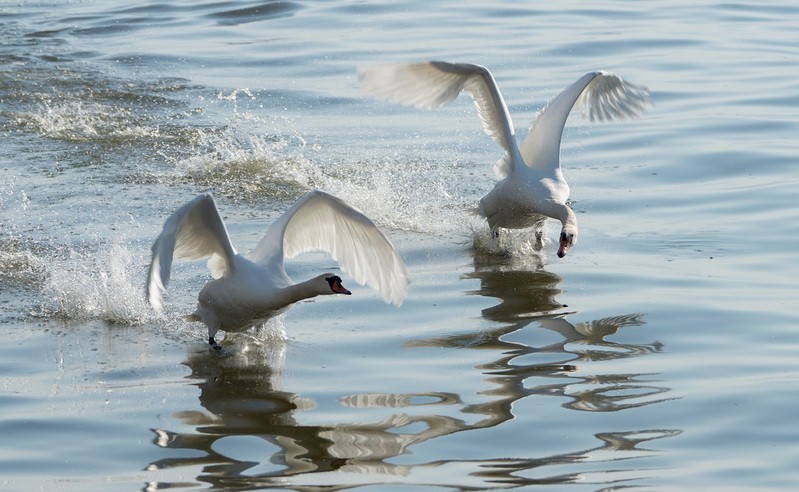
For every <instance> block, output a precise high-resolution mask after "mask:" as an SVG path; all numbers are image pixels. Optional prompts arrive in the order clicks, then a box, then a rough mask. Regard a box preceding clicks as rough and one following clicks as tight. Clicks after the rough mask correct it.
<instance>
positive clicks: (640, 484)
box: [0, 1, 799, 490]
mask: <svg viewBox="0 0 799 492" xmlns="http://www.w3.org/2000/svg"><path fill="white" fill-rule="evenodd" d="M489 4H490V6H488V5H489ZM797 15H799V7H797V6H795V5H794V4H793V3H792V2H787V1H786V2H782V3H780V2H766V3H764V2H749V3H745V2H743V3H742V2H719V3H702V2H699V3H697V2H678V1H672V2H666V3H660V4H648V3H635V2H590V3H585V2H565V3H563V2H556V3H553V4H552V5H543V4H542V5H536V4H535V3H530V6H525V5H522V4H521V3H520V2H490V3H487V2H419V3H414V2H412V3H408V2H396V3H389V2H376V3H362V2H344V1H331V2H261V3H258V2H236V3H233V2H199V3H198V2H179V1H175V2H154V3H145V4H140V3H134V2H127V3H126V2H121V1H115V2H91V1H90V2H60V1H52V2H31V3H22V4H20V3H2V4H0V132H1V133H0V135H1V136H0V138H2V145H0V169H2V180H0V293H1V295H0V324H1V325H2V327H3V337H4V338H3V343H2V345H0V435H2V436H3V438H2V440H0V488H2V489H8V490H34V489H44V490H51V489H61V490H109V489H113V490H143V489H144V490H158V489H161V488H168V487H172V488H179V489H201V488H220V489H222V488H231V489H253V488H283V489H296V490H314V489H315V488H317V487H318V488H319V489H322V488H324V489H325V490H330V489H344V488H352V487H356V488H357V487H363V488H369V489H387V490H388V489H390V490H403V489H405V490H439V489H444V490H448V489H455V490H458V489H468V490H487V489H503V488H515V487H521V486H525V487H530V488H536V487H537V486H540V487H541V488H543V489H546V490H552V489H569V490H608V489H614V488H627V487H631V488H634V489H641V490H699V489H701V490H736V489H738V490H765V489H769V490H794V489H795V487H796V486H797V484H799V472H797V470H799V463H798V462H797V460H798V458H797V456H799V444H798V443H799V426H797V425H796V423H795V422H794V420H795V419H794V418H793V415H794V413H795V409H796V402H797V390H799V344H797V341H796V340H797V335H796V333H797V329H799V323H798V321H799V315H798V314H797V305H799V304H798V303H797V292H799V290H797V287H799V286H798V285H797V281H796V278H797V277H798V276H799V266H797V265H799V261H797V260H799V257H798V256H799V255H797V252H796V245H797V244H798V243H799V226H798V225H797V224H799V220H797V208H796V204H797V203H799V201H798V199H799V196H798V195H799V193H797V191H796V189H797V186H798V185H799V170H797V161H798V160H799V147H797V145H796V143H795V142H796V135H797V134H799V115H798V113H797V111H796V108H797V107H799V90H797V89H798V88H797V82H796V67H797V62H798V61H799V57H798V56H797V51H796V48H797V41H799V39H798V37H797V31H796V22H795V21H796V19H797ZM424 59H445V60H451V61H467V62H476V63H481V64H484V65H486V66H488V67H489V68H490V69H491V70H492V71H493V72H494V75H495V77H496V78H497V80H498V83H499V85H500V87H501V89H502V90H503V93H504V95H505V98H506V100H507V102H508V105H509V108H510V111H511V113H512V115H513V117H514V120H515V122H516V125H517V127H518V129H519V134H520V135H522V136H523V135H524V134H525V133H526V128H527V126H528V125H529V123H530V121H532V119H533V118H534V116H535V114H536V112H537V111H539V110H540V109H541V108H542V107H543V105H544V104H545V103H546V101H547V100H548V99H549V98H551V97H553V96H554V95H556V94H557V93H558V92H559V91H560V90H561V89H562V88H564V87H566V86H567V85H568V84H570V83H571V82H573V81H574V80H576V79H577V78H578V77H579V76H580V75H582V74H583V73H585V72H586V71H588V70H594V69H605V70H610V71H614V72H617V73H619V74H621V75H622V76H624V77H625V78H628V79H629V80H631V81H633V82H635V83H638V84H642V85H646V86H648V87H649V88H650V89H651V91H652V93H653V96H654V102H655V106H654V108H653V109H652V110H651V111H650V112H649V113H648V114H647V115H645V116H644V118H643V119H641V120H638V121H633V122H622V123H606V124H589V123H587V122H586V121H584V120H581V119H580V118H579V115H577V114H575V115H574V116H573V117H572V119H571V120H570V122H569V124H568V125H567V131H566V133H565V135H564V140H563V147H562V162H563V166H564V169H565V173H566V176H567V179H568V180H569V182H570V185H571V187H572V197H571V198H572V202H573V206H574V208H575V210H576V212H577V214H578V221H579V225H580V238H579V242H578V244H577V245H576V246H575V248H574V249H573V250H572V251H571V252H570V254H569V255H568V256H567V257H566V258H564V259H558V258H557V257H555V255H554V251H555V248H556V246H555V245H554V244H553V243H552V239H553V238H554V237H555V234H556V233H557V230H558V229H557V225H556V224H552V223H548V224H547V225H546V227H545V229H544V236H545V244H544V247H543V250H541V251H538V250H536V249H535V244H534V240H533V239H532V234H531V233H529V231H528V232H527V233H524V232H523V233H515V234H510V235H506V236H504V237H503V238H502V239H501V243H500V244H497V243H496V242H494V241H493V239H492V238H490V237H489V235H488V233H487V230H486V227H485V225H484V224H483V223H481V221H480V220H478V219H476V218H475V217H474V216H473V215H472V213H471V210H472V209H473V207H474V206H475V204H476V201H477V200H478V199H479V197H480V196H482V194H483V193H485V192H486V191H487V190H489V189H490V188H491V186H492V185H493V182H494V180H495V179H496V178H495V177H494V175H493V171H492V167H493V163H494V162H496V160H498V159H499V158H500V157H501V152H500V150H499V148H498V147H497V146H496V145H495V143H494V142H493V141H492V140H491V139H490V138H489V137H487V136H486V135H485V134H484V133H483V132H482V130H481V128H480V125H479V122H478V119H477V116H476V114H475V110H474V107H473V106H472V104H471V102H470V101H469V100H468V98H467V97H462V98H461V99H459V100H458V101H456V103H455V104H453V105H452V106H450V107H447V108H442V109H439V110H436V111H420V110H416V109H413V108H405V107H401V106H395V105H392V104H387V103H382V102H377V101H372V100H368V99H366V98H364V97H362V96H361V94H359V92H358V89H357V85H356V78H355V73H356V72H355V71H356V67H357V66H359V65H361V64H368V63H373V62H378V61H388V60H395V61H415V60H424ZM312 188H321V189H324V190H327V191H329V192H332V193H334V194H336V195H338V196H340V197H342V198H344V199H345V200H347V201H348V202H350V203H351V204H353V205H355V206H357V207H358V208H360V209H361V210H363V211H364V212H365V213H366V214H367V215H369V216H370V217H372V218H373V219H374V220H375V221H376V222H377V223H378V224H379V226H380V227H381V228H382V229H383V230H384V231H385V232H386V234H387V235H388V236H389V237H390V238H391V239H392V241H393V242H394V244H395V245H396V247H397V249H398V250H399V252H400V254H401V255H402V257H403V258H404V259H405V261H406V262H407V264H408V266H409V269H410V272H411V275H412V285H411V290H410V293H409V296H408V298H407V299H406V301H405V303H404V304H403V305H402V307H401V308H399V309H395V308H394V307H393V306H388V305H385V304H383V303H382V301H381V300H380V298H379V297H378V295H377V294H375V293H373V292H371V291H369V290H368V289H367V288H362V287H359V286H357V285H350V286H349V287H351V288H353V290H354V291H355V295H353V296H352V297H348V298H346V299H329V298H326V299H319V300H317V301H313V302H306V303H303V304H301V305H297V306H294V307H293V308H292V309H291V310H289V312H288V313H287V314H286V315H285V317H283V318H281V319H276V320H273V321H271V322H270V323H268V324H267V325H266V326H264V327H263V328H261V329H259V330H255V331H253V332H251V333H246V334H241V335H238V336H230V337H228V338H227V339H226V342H225V343H226V344H228V345H229V346H230V347H231V348H232V349H233V351H234V352H235V354H234V355H233V356H231V357H228V358H226V359H219V358H216V357H214V356H212V355H211V354H209V353H208V349H207V348H206V347H205V346H204V345H203V339H204V329H203V328H202V327H201V326H200V325H197V324H191V323H187V322H185V321H183V319H182V318H181V316H182V315H184V314H186V313H188V312H190V311H191V310H192V309H193V306H194V302H195V299H196V297H195V296H196V292H197V291H198V290H199V288H200V287H201V286H202V284H203V282H204V281H205V280H206V279H207V276H208V274H207V272H206V270H205V267H204V265H202V264H180V265H176V268H175V271H174V273H173V282H172V283H171V284H170V287H169V293H168V299H167V312H166V313H165V314H164V315H163V316H157V315H156V314H154V313H153V312H152V311H151V310H150V309H149V308H148V306H147V305H146V303H145V302H144V299H143V292H142V290H143V282H144V272H145V269H146V266H147V264H148V262H149V247H150V245H151V244H152V241H153V239H154V238H155V236H156V235H157V234H158V232H159V230H160V228H161V226H162V224H163V221H164V219H165V218H166V216H167V215H168V214H169V213H171V212H172V211H173V210H174V209H175V208H177V207H178V206H179V205H181V204H182V203H185V202H186V201H187V200H188V199H190V198H191V197H193V196H194V195H196V194H197V193H199V192H201V191H211V192H213V193H214V194H215V195H216V197H217V200H218V203H219V207H220V209H221V211H222V214H223V216H224V217H225V220H226V221H227V223H228V227H229V229H230V232H231V236H232V237H233V240H234V242H235V244H236V245H237V246H238V247H239V249H240V250H243V251H247V250H248V249H249V248H251V247H253V246H254V245H255V244H256V242H257V241H258V240H259V239H260V237H261V235H262V234H263V232H264V231H265V230H266V227H267V226H268V224H270V223H271V221H272V220H274V219H275V218H276V217H277V216H278V215H279V214H280V213H282V211H283V210H285V209H286V208H287V207H288V206H289V205H290V204H291V203H293V202H294V201H295V200H296V199H297V198H298V197H299V196H301V195H302V194H303V193H305V192H306V191H308V190H310V189H312ZM330 265H331V260H329V259H327V258H325V257H323V256H314V255H310V256H307V257H305V258H301V259H300V260H299V261H295V262H293V263H292V264H291V267H290V272H289V273H290V274H291V275H292V276H294V277H295V278H297V279H303V278H307V277H310V276H312V275H314V274H315V272H316V271H317V270H318V269H320V268H329V267H330ZM345 279H346V276H345ZM350 284H352V282H351V281H350Z"/></svg>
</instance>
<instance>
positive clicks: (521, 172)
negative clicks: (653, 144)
mask: <svg viewBox="0 0 799 492" xmlns="http://www.w3.org/2000/svg"><path fill="white" fill-rule="evenodd" d="M358 80H359V83H360V86H361V89H362V90H363V91H364V92H365V93H367V94H369V95H371V96H373V97H377V98H380V99H385V100H390V101H395V102H399V103H402V104H407V105H412V106H416V107H419V108H427V109H429V108H435V107H439V106H443V105H445V104H448V103H450V102H451V101H453V100H454V99H455V98H456V97H458V95H459V94H460V93H461V92H463V91H466V92H468V93H469V94H471V95H472V97H473V98H474V102H475V105H476V106H477V112H478V115H479V117H480V120H481V122H482V124H483V129H484V130H485V132H486V133H488V135H490V136H491V137H492V138H493V139H494V140H496V142H497V143H498V144H499V145H500V146H502V148H503V149H504V150H505V155H504V157H503V158H502V159H501V160H500V161H499V162H498V163H497V165H496V167H495V169H496V171H497V173H498V174H499V175H500V176H501V178H502V179H501V180H500V181H498V182H497V183H496V185H495V186H494V188H493V189H492V190H491V191H490V192H488V193H487V194H486V195H485V196H484V197H483V198H482V199H481V200H480V204H479V208H478V211H479V213H480V215H482V216H483V217H485V218H486V220H487V221H488V225H489V227H490V228H491V230H492V231H493V232H494V234H495V235H497V234H498V230H499V229H500V228H506V229H523V228H527V227H530V226H533V225H536V224H538V223H539V222H541V221H542V220H543V219H544V218H546V217H551V218H554V219H557V220H559V221H560V222H561V224H562V229H561V233H560V240H559V246H558V256H559V257H561V258H562V257H563V256H565V255H566V252H567V251H568V250H569V248H570V247H571V246H573V245H574V244H575V243H576V241H577V234H578V231H577V220H576V217H575V215H574V212H573V211H572V209H571V208H570V207H569V206H568V204H567V201H568V198H569V193H570V190H569V185H568V184H567V183H566V179H565V178H564V177H563V172H562V171H561V167H560V141H561V136H562V134H563V128H564V126H565V125H566V119H567V118H568V117H569V113H570V112H571V110H572V108H574V107H575V106H582V108H583V114H584V115H587V116H588V117H589V118H590V120H591V121H595V120H599V121H604V120H613V119H623V118H634V117H637V116H639V115H640V113H641V112H643V111H644V110H645V109H647V108H648V107H649V106H650V105H651V98H650V94H649V91H648V90H647V89H646V88H643V87H639V86H636V85H633V84H631V83H629V82H626V81H624V80H622V78H621V77H619V76H618V75H614V74H612V73H608V72H601V71H600V72H589V73H587V74H585V75H583V76H582V77H580V78H579V79H578V80H577V81H576V82H574V83H573V84H571V85H570V86H569V87H567V88H566V89H564V90H563V92H561V93H560V94H559V95H558V96H556V97H555V98H554V99H553V100H552V101H550V103H549V104H548V105H547V107H546V108H545V109H544V110H543V111H541V113H539V115H538V117H537V118H536V120H535V121H534V122H533V126H532V128H531V130H530V133H529V134H528V135H527V137H526V138H525V140H524V141H523V142H522V143H521V145H518V144H517V141H516V136H515V130H514V127H513V122H512V120H511V118H510V114H509V113H508V108H507V106H506V104H505V101H504V99H503V98H502V94H501V93H500V92H499V88H498V87H497V83H496V81H495V80H494V77H493V76H492V75H491V72H489V71H488V69H486V68H485V67H481V66H479V65H472V64H465V63H457V64H454V63H446V62H438V61H431V62H422V63H411V64H383V65H374V66H370V67H365V68H361V69H360V70H359V71H358Z"/></svg>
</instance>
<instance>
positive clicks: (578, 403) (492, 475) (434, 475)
mask: <svg viewBox="0 0 799 492" xmlns="http://www.w3.org/2000/svg"><path fill="white" fill-rule="evenodd" d="M525 268H526V269H525ZM468 277H469V278H475V279H479V280H480V289H479V290H478V291H475V292H470V294H475V295H481V296H486V297H491V298H496V299H498V300H499V303H498V304H497V305H496V306H493V307H491V308H488V309H485V310H484V311H483V316H484V317H485V318H486V319H488V320H490V321H495V322H498V323H501V326H500V327H498V328H495V329H491V330H487V331H480V332H477V333H474V332H472V333H464V334H459V335H454V336H449V337H442V338H430V339H421V340H411V341H408V342H406V344H405V347H406V348H408V349H419V348H423V347H436V348H452V349H458V350H484V351H485V352H486V354H489V355H491V358H492V359H495V360H491V361H489V362H485V363H483V364H480V365H478V366H476V367H475V369H477V370H478V371H479V373H480V375H481V377H480V379H481V381H482V383H481V384H489V385H490V388H489V389H488V390H486V389H485V388H482V389H478V391H477V393H479V394H480V395H481V397H482V399H481V400H480V401H479V402H477V403H467V402H464V401H463V400H462V398H461V396H460V395H458V394H456V393H445V392H430V393H419V394H390V393H389V394H386V393H370V394H354V395H347V396H344V397H342V398H341V399H340V401H339V403H340V405H341V407H342V408H343V409H344V411H343V413H344V414H346V415H347V416H348V417H351V419H352V420H355V421H354V422H340V423H336V424H331V425H308V424H305V423H303V422H302V419H301V418H299V417H300V415H301V413H302V412H303V410H307V409H310V408H314V407H315V406H316V404H315V402H314V401H313V400H312V399H308V398H303V397H301V396H300V395H297V394H295V393H292V392H290V391H284V390H282V389H280V388H279V387H278V386H279V385H280V377H279V373H280V370H281V368H282V358H283V352H284V351H285V344H284V343H270V344H258V343H255V342H254V340H251V339H247V338H246V336H244V335H242V336H244V337H245V338H243V339H242V341H240V350H239V351H240V353H241V354H242V355H240V356H239V357H231V358H228V359H218V358H215V357H209V355H208V352H207V350H205V349H203V350H200V351H198V352H196V353H193V354H191V355H190V356H189V358H188V360H187V361H186V365H187V366H189V367H190V368H191V370H192V374H191V376H190V377H191V378H192V379H196V380H197V381H198V384H197V385H198V387H199V389H200V403H201V405H202V406H203V408H204V409H205V411H204V412H198V411H187V412H184V413H182V414H180V415H179V417H180V418H181V420H182V421H183V422H184V423H185V424H187V425H190V426H191V427H192V428H193V431H192V432H190V433H178V432H170V431H167V430H164V429H155V430H154V432H155V434H156V437H155V439H154V443H155V444H156V445H157V446H160V447H162V448H165V449H170V450H187V451H186V452H187V454H186V455H182V454H181V455H179V456H178V457H170V458H165V459H162V460H160V461H157V462H154V463H152V464H151V465H150V466H149V467H148V469H150V470H160V469H169V468H175V467H183V466H199V467H202V472H201V473H200V474H199V476H197V480H198V481H200V482H206V483H209V484H211V485H212V486H214V487H219V488H223V487H225V488H268V487H281V488H286V489H296V490H316V489H322V488H324V489H325V490H339V489H345V488H351V487H353V486H356V485H364V484H387V483H402V484H409V483H412V484H417V485H440V486H448V487H451V486H452V480H453V477H459V479H460V482H458V483H457V484H456V487H459V488H469V489H474V490H479V489H496V488H498V487H499V488H504V487H518V486H521V485H532V484H553V483H572V482H576V481H586V480H588V481H589V483H603V484H610V483H614V484H618V483H620V482H624V483H625V485H629V486H634V485H635V483H632V482H635V481H636V480H637V479H639V478H642V477H643V474H644V471H639V472H636V469H635V468H634V465H632V464H629V465H628V467H629V468H624V469H620V468H616V467H617V466H618V463H619V462H620V461H622V460H629V459H630V458H640V457H643V456H648V455H651V454H652V453H653V451H651V450H648V449H645V448H642V447H640V446H641V444H642V443H644V442H647V441H652V440H655V439H660V438H663V437H669V436H672V435H674V434H677V433H679V431H676V430H670V429H638V430H627V431H616V432H603V433H597V434H595V437H596V439H598V440H599V441H600V442H601V444H600V445H598V446H596V447H593V448H589V449H580V450H577V451H574V452H568V453H564V454H556V455H552V456H542V457H538V458H529V459H510V458H502V459H486V460H480V461H469V460H462V459H457V458H456V457H453V458H452V459H447V457H443V456H442V457H441V459H439V460H436V461H433V462H429V463H414V464H399V463H395V462H393V461H396V460H395V458H397V457H400V456H407V455H408V453H409V451H410V448H411V447H413V446H414V445H417V444H419V443H422V442H425V441H428V440H430V439H433V438H438V437H442V436H446V435H450V434H454V433H456V432H461V431H469V430H476V429H484V428H490V427H495V426H498V425H501V424H503V423H504V422H507V421H509V420H511V419H513V418H514V415H513V413H512V412H513V405H514V403H515V402H517V401H519V400H521V399H523V398H526V397H529V396H536V397H546V398H551V397H555V398H558V399H561V400H563V401H564V403H563V405H562V406H563V407H564V408H566V409H570V410H577V411H585V412H618V411H621V410H625V409H629V408H633V407H640V406H644V405H652V404H656V403H659V402H662V401H665V400H667V398H665V397H664V396H663V395H664V394H665V393H666V392H667V391H668V388H665V387H659V386H656V385H653V384H651V382H649V380H650V378H651V376H652V375H648V374H588V371H586V370H584V369H581V366H583V365H586V364H594V363H596V362H603V361H612V360H617V359H624V358H632V357H638V356H646V355H648V354H652V353H655V352H659V351H661V350H662V345H661V344H660V343H658V342H652V343H649V344H625V343H621V342H612V341H608V340H606V338H607V337H609V336H611V335H614V334H616V333H617V332H618V331H619V330H621V329H623V328H629V327H636V326H641V325H643V324H644V320H643V315H641V314H627V315H620V316H613V317H607V318H603V319H600V320H594V321H588V322H580V323H576V324H573V323H571V322H569V321H567V320H566V317H567V316H570V315H574V313H570V312H567V311H565V310H564V308H565V306H563V305H561V304H559V303H558V302H556V301H555V297H556V296H557V295H558V293H559V290H558V288H557V285H558V283H559V281H560V279H559V278H558V277H557V276H556V275H554V274H552V273H549V272H546V271H544V270H543V269H540V268H538V267H537V266H536V267H533V268H529V267H519V266H518V265H516V266H514V267H513V268H509V267H508V266H507V259H502V258H497V257H491V256H485V257H481V256H480V255H479V254H476V255H475V270H474V272H473V273H471V274H469V275H468ZM528 325H532V326H531V327H530V328H529V329H537V328H539V327H540V328H544V329H546V330H549V333H556V334H558V340H557V341H556V342H552V343H548V344H545V345H542V346H531V345H529V344H525V343H520V342H515V341H510V340H509V339H510V338H512V337H513V335H514V334H521V333H522V332H521V331H520V330H522V329H523V328H525V327H527V326H528ZM231 341H232V342H233V343H237V340H236V339H233V338H231ZM497 354H500V356H499V357H498V358H496V355H497ZM614 367H618V366H616V365H614ZM435 383H436V384H441V380H440V379H438V380H436V381H435ZM486 400H487V401H486ZM375 408H377V409H384V410H386V414H387V416H386V417H383V418H381V419H380V420H377V421H372V422H362V421H358V419H359V416H362V415H363V413H358V412H355V411H353V412H347V409H360V410H361V411H363V409H375ZM475 417H477V419H476V420H475ZM361 419H362V417H361ZM253 441H255V442H253ZM242 448H244V449H246V450H247V452H246V453H244V454H246V456H243V455H242V454H241V453H240V454H239V457H238V458H237V457H236V455H237V453H236V451H235V450H236V449H242ZM259 453H260V454H259ZM453 456H456V455H455V454H454V455H453ZM407 459H408V458H407V457H406V458H405V459H404V460H402V461H403V462H405V461H407ZM589 463H590V468H588V464H589ZM603 464H604V465H603ZM342 472H348V474H347V475H342ZM331 473H332V474H335V475H331ZM336 484H338V485H336ZM173 485H178V484H174V483H173V484H170V483H151V484H150V485H149V486H148V487H147V488H148V489H150V490H155V489H159V488H165V487H168V486H173Z"/></svg>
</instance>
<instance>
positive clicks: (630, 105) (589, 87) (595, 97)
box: [519, 72, 652, 168]
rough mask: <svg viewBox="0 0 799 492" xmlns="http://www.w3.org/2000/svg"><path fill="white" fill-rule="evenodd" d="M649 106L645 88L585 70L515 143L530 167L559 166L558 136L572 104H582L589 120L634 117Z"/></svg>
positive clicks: (614, 76)
mask: <svg viewBox="0 0 799 492" xmlns="http://www.w3.org/2000/svg"><path fill="white" fill-rule="evenodd" d="M651 105H652V101H651V97H650V94H649V91H648V90H647V89H646V88H644V87H639V86H637V85H634V84H631V83H629V82H625V81H624V80H623V79H622V78H621V77H619V76H618V75H615V74H612V73H607V72H589V73H587V74H585V75H583V76H582V77H580V78H579V79H578V80H577V81H576V82H574V83H573V84H572V85H570V86H569V87H567V88H566V89H564V90H563V92H561V93H560V94H558V96H557V97H555V98H554V99H553V100H552V101H550V103H549V104H548V105H547V107H546V108H544V110H543V111H542V112H541V113H540V114H539V115H538V117H537V118H536V120H535V122H534V123H533V127H532V129H531V130H530V133H529V134H528V135H527V138H525V139H524V141H523V142H522V144H521V145H520V146H519V151H520V152H521V154H522V157H523V158H524V161H525V163H527V165H528V166H530V167H539V168H557V167H558V166H560V159H559V155H560V139H561V136H562V135H563V127H564V126H565V125H566V119H567V118H568V117H569V113H570V112H571V110H572V108H574V107H582V110H583V116H588V118H589V120H590V121H597V120H598V121H609V120H614V119H626V118H637V117H638V116H639V115H640V114H641V113H642V112H644V111H645V110H646V109H648V108H649V107H650V106H651Z"/></svg>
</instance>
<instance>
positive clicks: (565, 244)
mask: <svg viewBox="0 0 799 492" xmlns="http://www.w3.org/2000/svg"><path fill="white" fill-rule="evenodd" d="M570 247H571V241H569V240H568V239H561V240H560V247H559V248H558V258H563V257H564V256H566V252H567V251H569V248H570Z"/></svg>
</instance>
